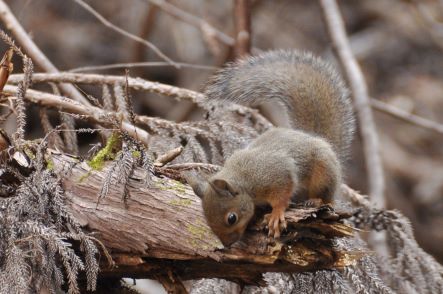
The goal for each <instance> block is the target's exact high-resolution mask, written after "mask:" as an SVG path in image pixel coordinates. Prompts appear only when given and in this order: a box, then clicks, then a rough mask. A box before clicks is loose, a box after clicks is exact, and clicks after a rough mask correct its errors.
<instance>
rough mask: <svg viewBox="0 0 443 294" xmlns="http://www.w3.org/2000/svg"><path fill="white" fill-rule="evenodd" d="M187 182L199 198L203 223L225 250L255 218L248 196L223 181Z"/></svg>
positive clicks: (192, 178) (188, 178) (193, 179)
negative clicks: (202, 212) (253, 217)
mask: <svg viewBox="0 0 443 294" xmlns="http://www.w3.org/2000/svg"><path fill="white" fill-rule="evenodd" d="M186 179H187V181H188V183H189V184H190V185H191V187H192V189H193V190H194V192H195V194H196V195H197V196H198V197H200V198H201V199H202V206H203V211H204V214H205V217H206V221H207V223H208V225H209V227H210V228H211V229H212V231H213V232H214V233H215V235H217V237H218V238H219V239H220V241H221V242H222V243H223V245H224V246H225V247H228V246H230V245H231V244H233V243H234V242H236V241H238V240H240V238H241V237H242V236H243V233H244V231H245V229H246V227H247V226H248V223H249V221H250V220H251V218H252V216H253V215H254V203H253V201H252V199H251V197H250V196H249V195H247V194H246V193H244V192H242V191H241V190H242V189H240V188H237V187H235V185H233V184H232V183H228V182H227V181H226V180H224V179H219V178H211V179H209V180H198V179H196V178H195V177H189V176H186Z"/></svg>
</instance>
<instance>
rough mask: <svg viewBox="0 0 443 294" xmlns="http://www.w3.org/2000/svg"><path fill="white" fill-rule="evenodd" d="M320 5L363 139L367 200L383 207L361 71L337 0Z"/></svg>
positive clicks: (381, 179) (376, 147)
mask: <svg viewBox="0 0 443 294" xmlns="http://www.w3.org/2000/svg"><path fill="white" fill-rule="evenodd" d="M320 4H321V8H322V12H323V17H324V19H325V23H326V26H327V29H328V32H329V35H330V38H331V40H332V43H333V45H334V47H335V50H336V53H337V56H338V59H339V61H340V63H341V66H342V68H343V70H344V72H345V75H346V78H347V80H348V82H349V86H350V88H351V90H352V95H353V97H354V105H355V108H356V110H357V117H358V121H359V125H360V132H361V135H362V140H363V151H364V155H365V160H366V168H367V171H368V183H369V194H370V195H371V202H372V203H373V204H376V205H377V206H379V207H380V208H383V207H385V205H386V203H385V197H384V190H385V182H384V172H383V167H382V162H381V157H380V147H379V139H378V134H377V132H376V127H375V123H374V118H373V115H372V110H371V107H370V103H369V96H368V89H367V85H366V82H365V79H364V77H363V73H362V71H361V69H360V67H359V65H358V63H357V61H356V60H355V57H354V56H353V54H352V51H351V47H350V45H349V40H348V38H347V36H346V30H345V25H344V22H343V18H342V17H341V14H340V11H339V8H338V5H337V2H336V1H335V0H320Z"/></svg>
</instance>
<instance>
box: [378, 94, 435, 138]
mask: <svg viewBox="0 0 443 294" xmlns="http://www.w3.org/2000/svg"><path fill="white" fill-rule="evenodd" d="M371 106H372V107H373V108H374V109H375V110H378V111H380V112H383V113H386V114H389V115H390V116H393V117H395V118H398V119H400V120H402V121H404V122H407V123H410V124H413V125H416V126H419V127H422V128H425V129H428V130H431V131H434V132H436V133H438V134H440V135H443V124H439V123H437V122H434V121H432V120H429V119H426V118H423V117H420V116H418V115H415V114H412V113H409V112H407V111H403V110H401V109H398V108H397V107H395V106H392V105H389V104H387V103H384V102H382V101H379V100H376V99H371Z"/></svg>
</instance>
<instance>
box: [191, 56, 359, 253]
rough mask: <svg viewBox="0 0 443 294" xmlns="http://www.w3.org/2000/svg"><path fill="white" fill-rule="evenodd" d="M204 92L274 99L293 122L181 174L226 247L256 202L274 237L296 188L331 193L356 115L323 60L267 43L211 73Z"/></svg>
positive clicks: (252, 102)
mask: <svg viewBox="0 0 443 294" xmlns="http://www.w3.org/2000/svg"><path fill="white" fill-rule="evenodd" d="M205 94H206V96H207V97H208V99H209V100H216V101H230V102H235V103H240V104H246V105H249V106H257V105H259V104H261V103H263V102H265V101H272V102H274V101H275V102H276V103H280V104H281V105H283V106H284V108H285V109H286V110H287V113H288V116H289V118H290V120H291V122H290V123H291V127H292V128H282V127H275V128H271V129H270V130H267V131H266V132H264V133H263V134H261V135H260V136H258V137H257V138H256V139H255V140H254V141H253V142H252V143H251V144H250V145H249V146H248V147H246V148H245V149H242V150H237V151H236V152H234V153H233V154H232V155H231V157H229V158H228V159H227V161H226V162H225V164H224V166H223V168H222V169H221V170H220V171H219V172H218V173H216V174H214V175H212V176H211V177H210V178H209V179H200V178H199V177H198V176H196V175H192V174H187V175H185V179H186V180H187V182H188V184H189V185H190V186H191V187H192V188H193V190H194V193H195V194H196V195H197V196H199V197H200V198H201V200H202V207H203V211H204V215H205V218H206V220H207V223H208V225H209V226H210V228H211V229H212V231H213V232H214V233H215V234H216V235H217V237H218V238H219V239H220V241H221V242H222V243H223V245H224V246H225V247H229V246H230V245H231V244H233V243H234V242H236V241H238V240H239V239H240V238H241V237H242V236H243V233H244V231H245V229H246V227H247V225H248V223H249V221H250V220H251V218H252V217H253V215H254V211H255V207H256V206H258V205H263V204H269V205H270V206H271V207H272V212H271V213H270V214H267V215H265V222H266V223H267V224H268V225H267V226H268V230H269V236H273V237H274V238H278V237H280V231H281V230H282V229H285V228H286V221H285V217H284V212H285V210H286V209H287V208H288V206H289V203H290V200H291V197H292V196H293V195H295V196H296V197H297V196H298V195H302V194H303V195H306V196H307V197H308V198H309V199H313V198H320V199H321V200H322V202H323V203H325V204H327V203H331V202H332V201H333V197H334V194H336V193H337V190H338V188H339V185H340V183H341V182H342V163H343V162H344V161H345V160H346V158H347V154H348V149H349V146H350V144H351V141H352V137H353V133H354V129H355V122H354V114H353V110H352V104H351V101H350V98H349V91H348V90H347V88H346V87H345V84H344V82H343V80H342V78H341V77H340V76H339V74H338V73H337V72H336V71H335V70H334V69H333V68H332V67H331V66H330V65H329V64H328V63H326V62H325V61H323V60H321V59H320V58H318V57H315V56H313V55H312V54H311V53H300V52H297V51H269V52H266V53H263V54H261V55H259V56H256V57H249V58H246V59H243V60H240V61H237V62H234V63H230V64H228V65H227V66H226V67H224V68H223V69H221V70H220V71H219V72H218V73H216V74H215V76H214V77H213V78H212V79H210V81H209V82H208V84H207V86H206V89H205Z"/></svg>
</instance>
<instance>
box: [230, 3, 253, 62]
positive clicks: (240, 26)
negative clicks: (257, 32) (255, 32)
mask: <svg viewBox="0 0 443 294" xmlns="http://www.w3.org/2000/svg"><path fill="white" fill-rule="evenodd" d="M250 4H251V3H250V0H234V22H235V56H236V57H241V56H245V55H249V54H250V52H251V7H250Z"/></svg>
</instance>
